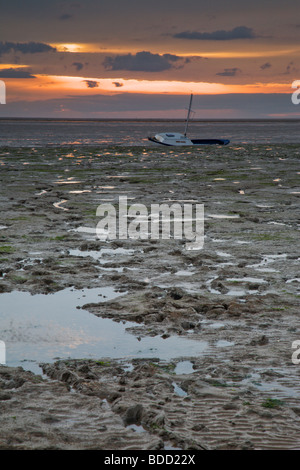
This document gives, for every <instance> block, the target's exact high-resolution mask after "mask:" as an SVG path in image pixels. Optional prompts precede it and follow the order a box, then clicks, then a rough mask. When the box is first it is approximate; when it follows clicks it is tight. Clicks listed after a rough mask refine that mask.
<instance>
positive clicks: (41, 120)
mask: <svg viewBox="0 0 300 470" xmlns="http://www.w3.org/2000/svg"><path fill="white" fill-rule="evenodd" d="M1 121H38V122H43V121H46V122H185V119H175V118H170V119H167V118H157V119H155V118H118V119H117V118H44V117H29V118H26V117H0V122H1ZM191 122H300V118H269V119H264V118H262V119H259V118H239V119H192V120H191Z"/></svg>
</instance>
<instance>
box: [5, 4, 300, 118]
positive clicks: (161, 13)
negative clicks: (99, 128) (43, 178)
mask: <svg viewBox="0 0 300 470" xmlns="http://www.w3.org/2000/svg"><path fill="white" fill-rule="evenodd" d="M0 7H1V10H0V12H1V13H0V15H1V16H0V23H1V28H0V80H2V81H3V82H4V83H5V87H6V104H0V117H49V118H51V117H52V118H156V117H158V118H183V117H184V116H185V114H186V111H185V108H186V107H187V106H188V100H189V94H190V93H191V92H193V93H194V95H195V97H194V103H193V110H194V112H195V114H194V117H195V118H196V119H197V118H198V119H205V118H207V119H218V118H219V119H224V118H281V117H282V118H300V104H299V105H298V106H296V105H293V104H292V102H291V94H292V92H293V91H294V90H293V89H292V87H291V86H292V82H293V81H295V80H300V19H299V3H298V2H297V1H296V0H285V1H284V2H283V1H282V0H251V1H244V0H227V1H224V0H210V1H207V0H205V1H204V0H184V1H182V0H181V1H179V0H151V1H144V0H84V1H83V0H65V1H59V0H26V1H25V0H9V1H7V0H0Z"/></svg>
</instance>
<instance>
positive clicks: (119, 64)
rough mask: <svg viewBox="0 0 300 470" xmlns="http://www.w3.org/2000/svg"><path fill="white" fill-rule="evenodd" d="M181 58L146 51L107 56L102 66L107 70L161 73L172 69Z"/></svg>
mask: <svg viewBox="0 0 300 470" xmlns="http://www.w3.org/2000/svg"><path fill="white" fill-rule="evenodd" d="M181 60H182V58H181V57H179V56H177V55H174V54H163V55H160V54H152V53H151V52H148V51H142V52H137V53H136V54H125V55H117V56H115V57H112V56H107V57H106V58H105V60H104V62H103V65H104V67H105V68H106V69H108V70H129V71H133V72H162V71H164V70H169V69H171V68H172V67H174V63H175V62H178V61H181Z"/></svg>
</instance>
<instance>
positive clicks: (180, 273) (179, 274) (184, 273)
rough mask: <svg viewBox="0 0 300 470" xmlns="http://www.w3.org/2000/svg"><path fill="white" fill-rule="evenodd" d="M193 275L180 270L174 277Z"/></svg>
mask: <svg viewBox="0 0 300 470" xmlns="http://www.w3.org/2000/svg"><path fill="white" fill-rule="evenodd" d="M193 274H195V272H194V271H186V270H182V271H177V273H175V276H193Z"/></svg>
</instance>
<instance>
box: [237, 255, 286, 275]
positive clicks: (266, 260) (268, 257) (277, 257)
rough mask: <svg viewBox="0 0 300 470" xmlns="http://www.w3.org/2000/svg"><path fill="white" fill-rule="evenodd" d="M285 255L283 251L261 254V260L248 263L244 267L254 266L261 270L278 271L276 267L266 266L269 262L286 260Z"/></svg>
mask: <svg viewBox="0 0 300 470" xmlns="http://www.w3.org/2000/svg"><path fill="white" fill-rule="evenodd" d="M286 257H287V255H286V254H285V253H284V254H281V255H263V259H262V261H260V262H259V263H255V264H248V265H247V266H246V267H247V268H254V269H256V270H257V271H261V272H278V271H277V270H276V269H274V268H270V267H268V265H269V264H270V263H274V262H275V261H281V260H286Z"/></svg>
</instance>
